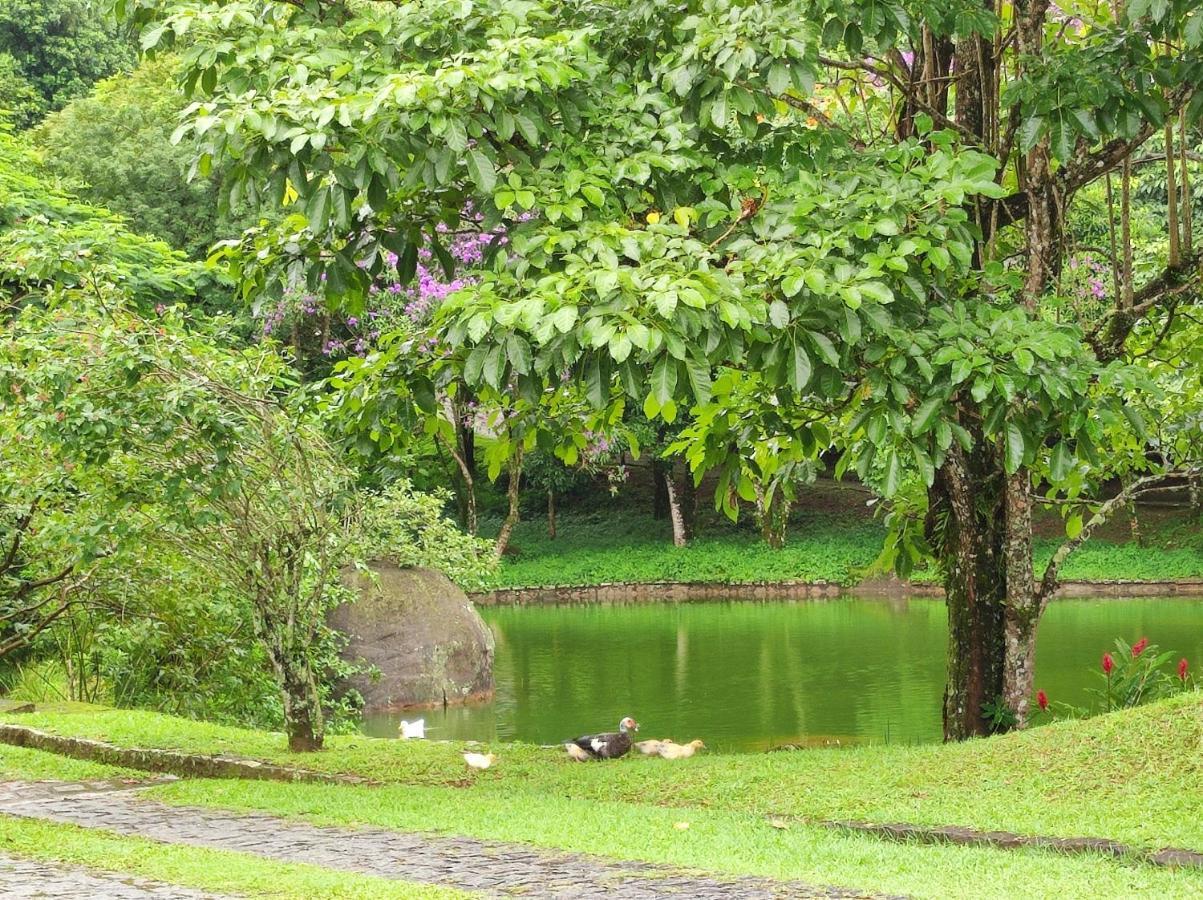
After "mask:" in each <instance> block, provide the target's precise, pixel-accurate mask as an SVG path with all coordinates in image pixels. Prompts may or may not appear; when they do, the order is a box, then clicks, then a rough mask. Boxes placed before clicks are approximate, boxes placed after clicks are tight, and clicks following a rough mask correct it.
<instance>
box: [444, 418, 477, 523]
mask: <svg viewBox="0 0 1203 900" xmlns="http://www.w3.org/2000/svg"><path fill="white" fill-rule="evenodd" d="M436 440H437V441H438V443H439V444H440V445H442V446H443V447H444V448H446V450H447V452H448V453H449V454H450V456H451V459H452V460H453V461H454V462H455V468H454V469H453V470H452V477H451V484H452V487H453V488H454V490H455V505H456V511H457V512H458V513H459V519H460V526H461V527H462V528H463V529H464V530H465V531H467V532H468V534H471V535H475V534H476V532H477V527H478V524H479V523H478V521H477V515H476V476H475V470H474V467H473V465H472V464H471V463H472V457H465V456H464V455H463V449H464V444H463V443H462V442H461V441H460V440H459V439H458V438H457V440H456V445H455V446H454V447H451V446H448V445H447V442H446V441H444V440H442V439H441V438H436ZM467 446H468V447H471V446H472V445H471V444H468V445H467Z"/></svg>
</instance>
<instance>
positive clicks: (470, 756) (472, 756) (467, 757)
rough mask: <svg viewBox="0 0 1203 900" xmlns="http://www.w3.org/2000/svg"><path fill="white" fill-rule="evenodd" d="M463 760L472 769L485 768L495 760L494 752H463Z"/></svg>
mask: <svg viewBox="0 0 1203 900" xmlns="http://www.w3.org/2000/svg"><path fill="white" fill-rule="evenodd" d="M464 762H466V763H467V764H468V765H469V766H471V767H472V768H473V769H487V768H488V767H489V766H491V765H493V763H495V762H497V754H496V753H465V754H464Z"/></svg>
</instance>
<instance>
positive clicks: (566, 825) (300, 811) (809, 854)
mask: <svg viewBox="0 0 1203 900" xmlns="http://www.w3.org/2000/svg"><path fill="white" fill-rule="evenodd" d="M581 768H582V769H583V768H584V767H581ZM595 768H597V769H599V770H601V769H603V768H605V767H602V766H600V765H599V766H596V767H595ZM618 768H619V767H617V766H615V767H610V769H611V777H613V776H614V775H615V774H616V770H617V769H618ZM483 782H484V779H481V781H480V782H478V784H477V787H476V788H473V789H471V790H464V789H457V788H432V787H406V786H393V787H387V788H359V787H354V788H343V787H330V786H319V785H290V784H275V783H271V784H269V783H264V782H257V783H253V784H250V783H246V782H241V783H235V782H217V783H206V784H201V783H198V782H186V783H183V782H182V783H179V784H174V785H169V786H166V787H164V788H156V789H155V790H154V791H153V792H152V793H153V794H154V795H155V796H157V798H158V799H161V800H165V801H166V802H169V803H186V804H203V805H207V806H220V807H230V808H235V809H243V810H268V811H272V812H275V813H278V814H283V815H287V816H296V817H300V818H303V819H306V820H308V821H311V822H315V823H318V824H323V825H356V824H370V825H376V826H382V827H386V828H393V829H398V830H409V831H414V830H417V831H426V832H438V833H446V834H459V835H463V834H469V835H472V836H476V837H480V838H485V839H489V840H501V841H516V842H522V843H527V844H534V845H536V846H541V847H547V848H554V849H559V850H567V851H572V852H580V853H592V854H600V855H604V856H610V857H617V858H621V859H634V860H643V861H647V862H655V863H664V864H669V865H673V866H681V867H684V868H690V869H699V870H704V871H711V872H718V873H723V874H730V875H759V876H766V877H771V878H779V879H800V880H804V881H807V882H809V883H812V884H819V885H837V886H842V887H848V888H859V889H864V890H873V891H884V892H892V893H905V894H910V895H914V896H918V897H976V898H987V897H1018V896H1022V897H1058V896H1062V897H1063V896H1067V895H1068V896H1081V895H1082V894H1083V891H1084V888H1085V886H1087V885H1089V886H1090V889H1091V890H1093V891H1095V892H1096V893H1097V894H1100V895H1103V896H1115V897H1119V896H1124V897H1128V896H1150V897H1152V896H1162V897H1165V896H1188V895H1190V894H1198V893H1201V892H1203V875H1200V874H1198V873H1190V872H1166V871H1159V870H1156V869H1153V868H1152V867H1150V866H1146V865H1141V864H1136V863H1123V862H1119V861H1114V860H1107V859H1103V858H1100V857H1093V856H1091V857H1070V856H1062V855H1059V854H1052V853H1046V852H1036V851H1022V852H1014V851H1011V852H1008V851H1001V850H990V849H982V848H964V847H950V846H926V845H917V844H896V843H891V842H887V841H882V840H879V839H876V838H872V837H867V836H863V835H853V834H846V833H843V832H837V831H831V830H827V829H823V828H819V827H813V826H807V825H804V824H802V823H790V824H789V827H788V828H787V829H784V830H780V829H777V828H774V827H773V826H772V825H770V824H769V823H768V821H767V820H766V819H764V818H763V817H760V816H755V815H752V814H750V813H736V812H727V811H722V810H715V809H705V808H698V807H694V808H688V809H676V808H668V807H664V806H660V805H657V804H656V803H653V802H646V803H640V802H634V801H631V800H626V801H623V802H618V801H614V800H604V799H590V800H584V799H571V798H567V797H564V796H557V795H556V794H554V793H549V792H546V791H540V790H537V789H529V788H526V789H524V788H521V787H519V786H517V785H515V784H513V783H508V784H504V785H503V783H502V782H497V783H494V784H491V785H488V786H487V787H485V786H482V784H483ZM682 822H687V823H688V826H689V827H688V828H687V829H684V830H681V829H679V828H678V827H677V826H678V823H682Z"/></svg>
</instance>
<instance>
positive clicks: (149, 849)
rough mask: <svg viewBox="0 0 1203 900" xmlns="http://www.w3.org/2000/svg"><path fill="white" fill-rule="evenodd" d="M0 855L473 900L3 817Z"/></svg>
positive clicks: (179, 881)
mask: <svg viewBox="0 0 1203 900" xmlns="http://www.w3.org/2000/svg"><path fill="white" fill-rule="evenodd" d="M9 749H11V748H5V750H4V753H5V754H7V753H8V750H9ZM0 853H4V854H7V855H10V856H19V857H24V858H26V859H38V860H44V861H46V862H58V863H64V864H68V865H74V866H84V867H86V868H89V869H94V870H99V871H103V872H120V873H123V874H129V875H136V876H139V877H141V878H149V879H153V880H155V881H162V882H166V883H167V884H175V885H181V886H184V887H189V888H196V889H199V890H207V891H213V892H220V893H230V894H244V895H248V896H261V897H273V898H279V900H325V898H346V900H454V898H461V897H464V898H466V897H470V896H472V895H471V894H468V893H465V892H462V891H454V890H450V889H446V888H441V887H432V886H428V885H418V884H412V883H406V882H398V881H390V880H388V879H384V878H373V877H370V876H368V875H356V874H354V873H351V872H336V871H332V870H330V869H323V868H321V867H319V866H309V865H300V864H293V863H281V862H275V861H272V860H267V859H262V858H260V857H258V856H253V855H251V854H247V853H231V852H227V851H223V850H208V849H205V848H202V847H181V846H176V845H172V844H161V843H158V842H156V841H148V840H142V839H141V838H133V837H126V836H124V835H118V834H113V833H112V832H108V831H96V830H91V829H86V828H77V827H76V826H74V825H57V824H52V823H48V822H37V821H33V820H30V819H17V818H11V817H8V816H0Z"/></svg>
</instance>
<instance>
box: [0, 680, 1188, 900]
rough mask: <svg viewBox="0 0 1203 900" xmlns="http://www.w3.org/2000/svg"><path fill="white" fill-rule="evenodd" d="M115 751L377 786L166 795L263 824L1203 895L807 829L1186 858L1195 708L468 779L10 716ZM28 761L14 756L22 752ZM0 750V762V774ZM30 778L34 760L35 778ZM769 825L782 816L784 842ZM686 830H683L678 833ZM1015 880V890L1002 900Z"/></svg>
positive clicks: (817, 873) (142, 718)
mask: <svg viewBox="0 0 1203 900" xmlns="http://www.w3.org/2000/svg"><path fill="white" fill-rule="evenodd" d="M6 718H7V719H9V720H10V721H19V722H24V723H27V724H29V725H32V726H36V727H41V728H46V729H48V730H52V731H56V732H59V733H63V734H73V735H80V736H92V737H101V738H106V739H108V740H111V741H114V742H116V743H119V744H124V745H129V746H144V747H145V746H153V747H175V748H180V749H189V750H193V751H198V752H215V751H219V750H220V751H227V752H228V751H233V752H238V753H242V754H245V755H249V756H256V757H260V758H264V759H272V760H280V761H287V762H290V763H294V764H298V765H306V766H309V767H311V768H315V769H321V770H323V771H333V772H353V773H358V774H363V775H368V776H370V777H373V778H376V779H379V780H382V781H386V782H388V784H387V785H386V786H384V787H379V788H377V787H342V786H322V785H284V784H269V783H258V782H211V781H205V782H201V781H192V782H181V783H177V784H173V785H166V786H163V787H159V788H155V789H154V790H153V793H154V794H156V795H158V796H160V797H161V798H163V799H165V800H169V801H171V802H181V803H198V804H215V805H224V806H231V807H241V808H250V809H268V810H276V811H279V812H283V813H288V814H295V815H300V816H305V817H308V818H311V819H313V820H316V821H320V822H326V823H352V822H357V823H370V824H377V825H382V826H385V827H393V828H400V829H420V830H435V831H446V832H454V833H461V834H470V835H473V836H477V837H484V838H495V839H506V840H520V841H525V842H530V843H535V844H542V845H545V846H550V847H561V848H564V849H570V850H588V851H591V852H596V853H602V854H606V855H612V856H617V857H625V858H634V859H646V860H650V861H662V862H669V863H674V864H677V865H686V866H696V867H701V868H706V869H712V870H717V871H729V872H741V873H749V874H763V875H771V876H775V877H793V878H802V879H806V880H810V881H818V882H823V883H837V884H842V885H849V886H859V887H864V888H872V889H877V890H892V891H902V892H907V893H917V894H920V895H923V896H953V895H957V894H960V895H961V896H965V895H972V896H989V895H997V894H999V893H1002V894H1009V895H1011V896H1015V895H1017V894H1020V893H1022V894H1023V895H1025V896H1052V895H1054V894H1064V893H1067V892H1068V894H1069V895H1071V896H1073V895H1080V894H1081V893H1082V887H1083V885H1085V884H1090V885H1091V886H1092V887H1097V888H1098V892H1099V893H1102V894H1104V895H1109V896H1128V895H1132V894H1134V893H1139V892H1144V891H1147V892H1149V893H1154V894H1161V895H1163V896H1166V895H1174V896H1184V895H1189V894H1197V895H1200V896H1203V873H1199V872H1186V871H1182V872H1165V871H1160V870H1156V869H1154V868H1152V867H1150V866H1147V865H1139V864H1123V863H1119V862H1116V861H1112V860H1105V859H1099V858H1093V857H1073V858H1068V857H1061V856H1059V855H1056V854H1053V853H1049V852H1044V851H1030V852H1027V851H1025V852H1018V853H1008V852H1005V851H996V850H986V849H966V848H953V847H920V846H908V845H898V844H891V843H887V842H884V841H881V840H878V839H876V838H872V837H866V836H857V835H847V834H842V833H833V832H831V831H828V830H826V829H822V828H819V827H817V826H815V825H813V824H807V823H808V822H813V821H814V820H818V819H829V818H833V819H840V818H847V819H862V820H869V821H878V822H889V821H894V822H912V823H918V824H931V825H965V826H970V827H976V828H979V829H986V830H990V829H1001V830H1009V831H1015V832H1020V833H1027V834H1045V835H1055V836H1092V837H1108V838H1113V839H1117V840H1121V841H1125V842H1128V843H1130V844H1133V845H1136V846H1140V847H1145V848H1160V847H1165V846H1178V847H1185V848H1189V849H1194V850H1203V817H1200V815H1199V798H1200V797H1201V796H1203V755H1201V754H1200V752H1199V748H1200V747H1201V746H1203V696H1200V694H1199V693H1193V694H1187V695H1183V696H1180V697H1178V698H1175V699H1173V700H1170V701H1165V702H1162V703H1158V704H1154V705H1150V706H1146V707H1143V708H1140V709H1135V710H1128V711H1123V712H1119V713H1114V714H1111V715H1107V716H1100V717H1097V718H1094V719H1089V720H1085V721H1066V722H1059V723H1056V724H1053V725H1050V726H1046V727H1041V728H1034V729H1031V730H1029V731H1027V732H1023V733H1019V734H1012V735H1006V736H1002V737H997V738H991V739H988V740H979V741H972V742H968V743H964V744H959V745H954V746H939V745H935V746H884V747H883V746H870V747H860V748H853V749H845V750H807V751H798V752H792V753H788V752H787V753H771V754H749V755H719V754H702V755H699V756H697V757H695V758H693V759H691V760H687V761H680V762H671V761H667V760H660V759H645V758H628V759H625V760H621V761H618V762H615V763H612V764H605V765H602V764H591V765H581V764H578V763H572V762H570V761H568V760H567V759H566V758H565V757H564V756H563V755H562V754H561V753H560V752H559V751H558V750H547V749H541V748H537V747H533V746H529V745H522V744H498V745H496V746H493V747H492V748H491V749H493V750H494V751H495V752H496V753H497V754H498V756H499V760H498V763H497V764H496V766H495V767H494V768H492V769H490V770H488V771H487V772H481V773H476V772H469V771H468V770H467V769H466V768H465V767H464V765H463V762H462V760H461V759H460V757H459V749H460V748H459V746H458V745H454V744H442V743H433V742H420V741H411V742H402V741H390V740H380V739H372V738H365V737H361V736H351V735H343V736H332V737H330V738H329V739H328V749H327V750H326V751H325V752H323V753H320V754H309V755H295V754H290V753H288V752H287V751H286V750H285V749H284V742H283V737H282V736H280V735H273V734H267V733H263V732H254V731H247V730H242V729H236V728H228V727H223V726H216V725H209V724H204V723H197V722H190V721H186V720H183V719H176V718H171V717H168V716H162V715H158V714H154V713H148V712H141V711H127V710H107V709H100V708H95V709H89V708H86V707H81V706H79V705H76V706H73V707H70V708H68V709H67V710H66V711H59V712H56V711H53V710H48V711H45V712H43V711H39V712H36V713H32V714H21V715H8V716H6ZM27 752H28V751H27ZM9 753H10V748H0V770H3V769H5V768H6V767H7V766H8V765H11V763H8V762H6V759H7V758H8V755H9ZM39 765H46V764H45V763H40V764H39ZM770 816H784V817H789V818H788V819H787V821H788V822H789V825H790V827H789V828H788V829H784V830H782V829H777V828H774V827H772V826H771V825H770V824H769V822H768V818H769V817H770ZM682 821H687V822H689V823H690V825H689V828H688V829H685V830H680V829H677V828H676V827H674V826H675V824H676V823H678V822H682ZM1019 885H1022V886H1023V889H1022V891H1020V890H1019V888H1018V886H1019Z"/></svg>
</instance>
